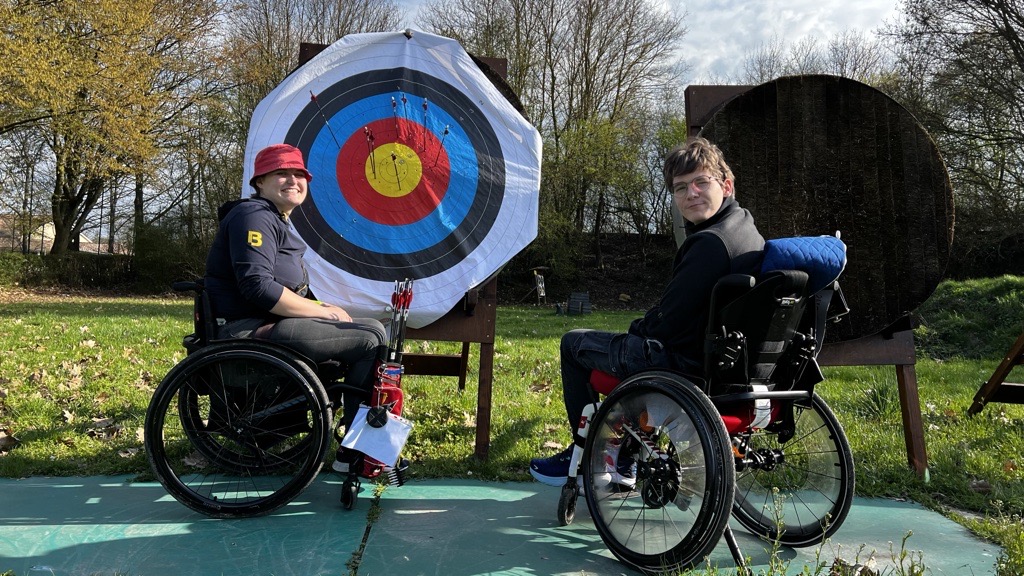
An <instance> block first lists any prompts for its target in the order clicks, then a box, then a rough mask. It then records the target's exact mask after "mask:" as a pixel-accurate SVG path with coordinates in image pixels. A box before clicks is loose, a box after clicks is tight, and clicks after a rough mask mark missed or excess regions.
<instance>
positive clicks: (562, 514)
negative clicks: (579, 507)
mask: <svg viewBox="0 0 1024 576" xmlns="http://www.w3.org/2000/svg"><path fill="white" fill-rule="evenodd" d="M579 495H580V487H579V486H578V485H577V484H576V483H575V482H571V481H570V482H567V483H566V484H565V486H562V493H561V494H560V495H559V496H558V523H559V525H561V526H568V525H569V524H572V521H573V518H575V517H576V499H577V498H578V497H579Z"/></svg>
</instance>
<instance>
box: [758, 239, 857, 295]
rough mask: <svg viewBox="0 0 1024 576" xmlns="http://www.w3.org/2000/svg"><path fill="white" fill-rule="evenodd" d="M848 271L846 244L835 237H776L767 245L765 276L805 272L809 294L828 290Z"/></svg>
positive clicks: (763, 269)
mask: <svg viewBox="0 0 1024 576" xmlns="http://www.w3.org/2000/svg"><path fill="white" fill-rule="evenodd" d="M844 268H846V244H843V241H842V240H840V239H839V238H836V237H835V236H795V237H792V238H775V239H772V240H768V241H767V242H765V244H764V260H763V261H762V263H761V273H762V274H763V273H765V272H771V271H772V270H801V271H803V272H806V273H807V276H808V279H807V288H808V293H809V294H814V293H815V292H817V291H818V290H821V289H822V288H825V287H826V286H828V285H830V284H831V283H832V282H834V281H835V280H836V278H839V275H840V274H842V272H843V269H844Z"/></svg>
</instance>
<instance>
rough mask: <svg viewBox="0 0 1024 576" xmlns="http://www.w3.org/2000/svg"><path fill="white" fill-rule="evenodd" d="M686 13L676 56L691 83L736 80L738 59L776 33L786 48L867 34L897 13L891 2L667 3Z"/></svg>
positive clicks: (894, 1)
mask: <svg viewBox="0 0 1024 576" xmlns="http://www.w3.org/2000/svg"><path fill="white" fill-rule="evenodd" d="M668 2H669V4H672V5H675V6H677V7H679V8H680V9H685V10H686V11H687V16H686V19H685V20H684V24H685V26H686V27H687V28H688V30H689V32H688V33H687V35H686V36H685V37H684V38H683V40H682V45H681V46H680V56H681V57H682V58H683V59H684V61H685V62H686V63H687V64H689V66H690V68H691V74H690V77H691V79H692V82H690V83H699V82H701V81H707V80H708V79H711V78H714V79H717V80H720V81H721V80H726V79H732V78H736V77H737V76H738V75H739V74H740V73H741V72H742V68H743V57H744V55H745V54H746V53H748V52H750V51H752V50H754V49H755V48H757V47H758V46H760V45H761V44H764V43H766V42H768V41H769V40H771V38H772V36H773V35H777V36H778V37H779V38H781V39H782V40H783V41H784V42H785V43H786V44H787V45H790V44H795V43H796V42H799V41H800V40H801V39H803V38H806V37H808V36H817V37H818V38H820V39H821V40H822V41H824V40H826V39H827V38H829V37H830V36H832V35H833V34H836V33H838V32H842V31H844V30H849V29H856V30H859V31H861V32H871V31H873V30H875V29H876V28H878V27H880V26H881V25H882V24H883V23H884V22H885V21H886V20H891V19H892V18H894V17H895V16H896V14H897V0H861V1H859V2H849V1H848V0H725V1H723V0H668Z"/></svg>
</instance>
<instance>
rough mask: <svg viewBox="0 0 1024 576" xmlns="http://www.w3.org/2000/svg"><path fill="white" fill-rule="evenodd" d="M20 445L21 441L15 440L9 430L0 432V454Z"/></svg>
mask: <svg viewBox="0 0 1024 576" xmlns="http://www.w3.org/2000/svg"><path fill="white" fill-rule="evenodd" d="M20 443H21V440H18V439H17V438H15V437H14V435H13V434H11V433H10V430H0V454H3V453H6V452H7V451H8V450H10V449H11V448H14V447H15V446H17V445H18V444H20Z"/></svg>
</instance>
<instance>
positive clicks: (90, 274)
mask: <svg viewBox="0 0 1024 576" xmlns="http://www.w3.org/2000/svg"><path fill="white" fill-rule="evenodd" d="M130 282H131V259H130V258H128V257H127V256H123V255H112V254H94V253H91V252H66V253H64V254H62V255H60V256H51V255H49V254H44V255H38V254H20V253H17V252H4V253H0V286H18V285H20V286H35V287H38V286H60V287H61V288H66V289H79V288H93V289H115V288H125V287H127V286H128V285H129V284H130Z"/></svg>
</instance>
